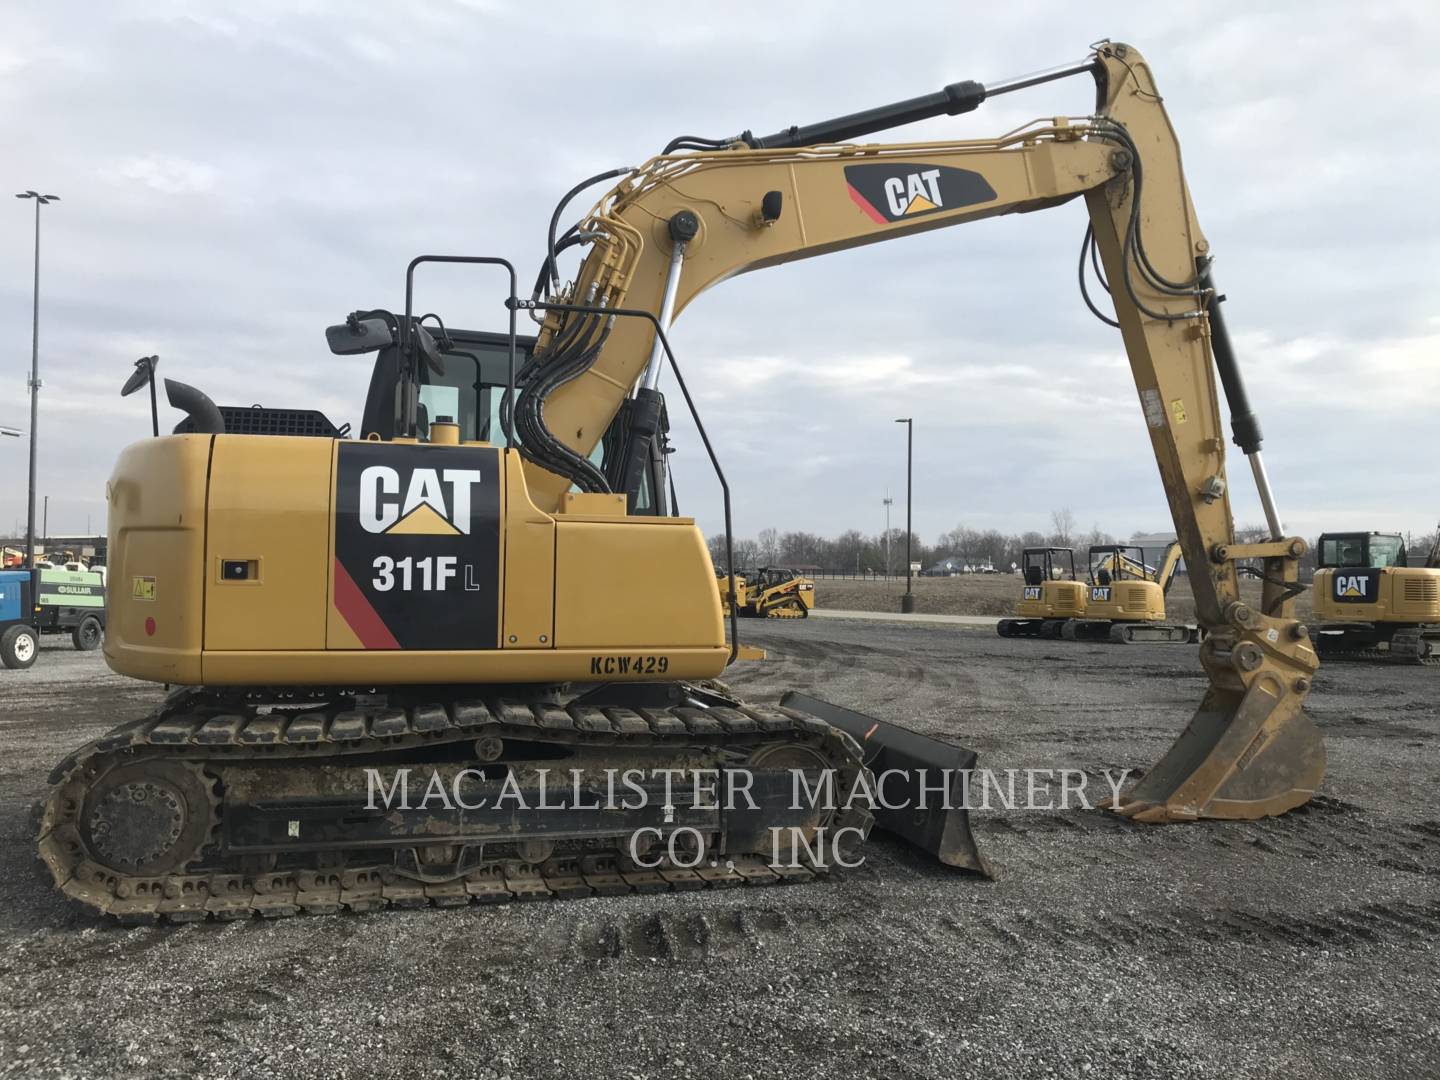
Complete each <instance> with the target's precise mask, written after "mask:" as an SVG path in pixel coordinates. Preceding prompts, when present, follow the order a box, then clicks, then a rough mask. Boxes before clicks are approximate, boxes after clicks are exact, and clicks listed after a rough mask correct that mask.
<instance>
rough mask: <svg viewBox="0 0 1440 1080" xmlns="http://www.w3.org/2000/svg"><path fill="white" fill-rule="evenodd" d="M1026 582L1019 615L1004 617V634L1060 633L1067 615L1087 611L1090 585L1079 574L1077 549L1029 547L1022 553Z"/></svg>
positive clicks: (998, 628)
mask: <svg viewBox="0 0 1440 1080" xmlns="http://www.w3.org/2000/svg"><path fill="white" fill-rule="evenodd" d="M1021 568H1022V573H1023V575H1024V578H1025V585H1024V587H1023V591H1022V592H1021V594H1020V603H1019V604H1018V605H1017V606H1016V615H1017V616H1018V618H1014V619H1001V620H1000V622H999V623H998V624H997V625H996V631H997V632H998V633H999V635H1000V636H1001V637H1050V638H1053V637H1059V636H1060V630H1061V628H1062V627H1063V626H1064V624H1065V621H1066V620H1067V619H1073V618H1076V617H1078V616H1081V615H1084V614H1085V602H1086V587H1085V584H1084V583H1083V582H1081V581H1080V580H1079V579H1078V578H1077V577H1076V574H1075V552H1074V550H1072V549H1071V548H1066V547H1034V548H1026V549H1025V551H1024V553H1023V554H1022V555H1021Z"/></svg>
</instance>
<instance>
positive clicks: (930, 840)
mask: <svg viewBox="0 0 1440 1080" xmlns="http://www.w3.org/2000/svg"><path fill="white" fill-rule="evenodd" d="M780 704H781V705H784V706H787V707H789V708H791V709H798V710H799V711H800V712H803V713H809V714H810V715H811V716H818V717H819V718H820V719H821V720H824V721H825V722H826V723H827V724H829V725H831V726H832V727H837V728H839V729H840V730H841V731H844V732H845V733H846V734H848V735H850V736H851V737H852V738H854V739H855V741H856V742H858V743H859V744H860V746H861V749H862V750H863V752H864V756H865V764H866V765H867V766H868V767H869V769H870V771H871V772H872V773H873V774H874V775H875V776H876V778H877V780H879V778H881V777H884V781H883V785H884V786H883V792H881V793H880V794H883V799H884V802H886V803H888V804H889V805H890V806H892V807H896V809H887V808H886V807H885V806H881V805H877V806H876V807H875V808H874V814H875V824H876V826H877V827H879V828H881V829H884V830H885V831H886V832H890V833H894V834H895V835H896V836H898V837H900V838H901V839H903V840H908V841H909V842H910V843H912V844H914V845H915V846H916V847H918V848H920V849H921V850H923V851H928V852H929V853H930V854H931V855H933V856H935V858H937V859H938V860H940V862H942V863H944V864H945V865H946V866H954V867H958V868H960V869H963V870H971V871H974V872H975V873H977V874H981V875H983V876H984V877H987V878H988V877H994V876H995V875H994V874H993V873H992V872H991V870H990V866H989V864H988V863H987V862H986V861H985V856H983V855H981V854H980V849H979V848H978V847H977V846H976V844H975V836H974V834H973V833H972V832H971V831H970V812H969V810H967V809H966V806H965V792H966V790H967V784H968V777H969V774H970V772H971V770H973V769H974V768H975V751H973V750H964V749H961V748H960V747H958V746H951V745H949V744H948V743H942V742H940V741H938V740H936V739H932V738H930V737H929V736H927V735H921V734H919V733H918V732H914V731H910V730H908V729H906V728H902V727H899V726H898V725H895V724H888V723H886V722H885V721H884V720H876V719H875V718H874V717H873V716H866V715H865V714H864V713H858V712H854V711H853V710H850V709H843V708H841V707H840V706H839V705H831V704H830V703H829V702H828V701H820V700H819V699H817V698H812V697H810V696H809V695H808V694H801V693H797V692H796V691H794V690H791V691H789V692H787V693H786V694H785V696H784V697H782V698H781V699H780ZM942 785H943V790H942Z"/></svg>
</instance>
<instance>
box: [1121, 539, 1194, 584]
mask: <svg viewBox="0 0 1440 1080" xmlns="http://www.w3.org/2000/svg"><path fill="white" fill-rule="evenodd" d="M1174 542H1175V533H1174V532H1173V531H1171V532H1154V533H1136V534H1135V535H1134V536H1132V537H1131V538H1130V539H1129V540H1124V541H1121V543H1127V544H1133V545H1135V546H1137V547H1139V548H1140V549H1141V551H1142V552H1143V553H1144V555H1145V563H1146V565H1147V566H1156V567H1158V566H1159V565H1160V564H1161V562H1163V561H1164V559H1165V549H1166V548H1168V547H1169V546H1170V545H1171V544H1173V543H1174ZM1175 573H1177V574H1185V573H1188V571H1187V570H1186V569H1185V559H1184V557H1183V556H1182V557H1181V559H1180V563H1179V565H1178V566H1176V567H1175Z"/></svg>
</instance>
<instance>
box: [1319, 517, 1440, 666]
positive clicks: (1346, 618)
mask: <svg viewBox="0 0 1440 1080" xmlns="http://www.w3.org/2000/svg"><path fill="white" fill-rule="evenodd" d="M1319 554H1320V567H1319V569H1318V570H1316V571H1315V577H1314V580H1313V593H1314V598H1315V600H1314V605H1315V621H1316V623H1317V624H1318V625H1317V626H1316V628H1315V630H1314V638H1315V644H1316V646H1317V648H1318V651H1319V653H1320V656H1321V657H1322V658H1323V659H1327V660H1388V661H1392V662H1398V663H1419V664H1428V663H1436V662H1440V656H1436V655H1435V652H1436V644H1437V642H1440V568H1437V567H1425V566H1410V565H1409V558H1408V555H1407V552H1406V547H1405V540H1404V538H1403V537H1401V536H1400V535H1399V534H1398V533H1378V532H1369V533H1362V532H1346V533H1324V534H1323V535H1322V536H1321V537H1320V553H1319Z"/></svg>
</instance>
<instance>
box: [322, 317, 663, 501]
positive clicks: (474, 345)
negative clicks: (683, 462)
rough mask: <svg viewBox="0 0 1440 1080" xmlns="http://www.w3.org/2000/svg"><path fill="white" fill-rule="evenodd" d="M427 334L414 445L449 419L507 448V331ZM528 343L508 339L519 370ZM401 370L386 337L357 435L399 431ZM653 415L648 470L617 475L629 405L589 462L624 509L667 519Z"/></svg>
mask: <svg viewBox="0 0 1440 1080" xmlns="http://www.w3.org/2000/svg"><path fill="white" fill-rule="evenodd" d="M334 329H338V328H332V330H334ZM427 337H430V338H431V340H433V341H434V342H435V344H436V346H437V352H438V354H439V356H440V358H441V363H440V364H439V365H438V370H437V366H436V365H434V364H431V363H425V364H421V365H419V368H420V371H419V383H420V387H419V402H418V405H417V407H416V437H417V438H418V439H419V440H420V441H421V442H430V441H432V439H431V432H430V425H431V424H432V423H434V422H436V421H437V420H439V419H440V418H442V417H449V418H450V419H451V421H452V422H453V423H455V424H456V425H457V427H458V429H459V432H458V435H459V442H460V443H461V444H465V443H471V442H478V443H485V444H488V445H491V446H500V447H503V446H507V445H508V442H507V438H506V427H505V423H504V419H503V407H504V400H505V389H506V385H507V378H508V375H509V364H510V353H509V350H510V336H509V335H508V334H496V333H489V332H486V331H483V330H446V331H442V332H441V333H440V334H439V335H429V334H428V332H427ZM422 340H424V339H422ZM535 341H536V339H535V338H534V337H532V336H527V335H517V336H516V338H515V349H516V356H515V365H516V368H517V370H522V371H523V370H524V368H525V366H526V365H527V364H529V363H530V362H531V360H532V357H533V356H534V352H535ZM333 348H334V341H333V336H332V349H333ZM403 371H404V358H403V356H402V352H401V347H400V345H399V344H398V343H395V342H394V340H393V337H392V338H391V343H390V344H388V345H385V346H384V347H383V348H381V349H380V351H379V352H378V353H377V355H376V357H375V366H374V369H373V370H372V372H371V375H370V389H369V392H368V393H367V394H366V395H365V410H364V414H363V418H362V420H361V423H360V430H361V434H362V437H364V438H367V439H381V440H386V441H388V440H390V439H393V438H394V437H395V436H396V435H397V434H399V433H400V432H399V427H400V423H401V422H400V420H399V419H398V416H399V410H398V409H397V407H396V400H397V395H398V393H399V391H400V388H401V387H402V386H403V385H404V374H403ZM661 419H662V425H661V430H660V432H659V433H658V438H657V445H656V446H655V447H654V448H653V452H652V453H649V454H648V455H646V460H647V464H648V467H644V468H640V469H638V470H636V472H635V475H634V476H633V477H632V478H631V480H630V482H629V484H628V485H627V484H626V483H625V481H624V479H623V477H622V475H621V473H622V469H621V465H620V463H621V459H622V457H623V452H624V447H625V442H626V437H627V434H628V431H629V420H630V410H628V409H625V408H622V409H621V410H620V412H619V413H618V414H617V415H616V416H615V419H614V420H612V421H611V422H610V426H609V428H608V429H607V430H606V433H605V436H604V438H603V439H602V440H601V441H600V443H599V444H598V445H597V446H596V448H595V450H594V451H593V452H592V453H591V455H590V460H591V461H592V462H594V464H596V465H597V466H599V467H600V468H601V469H602V470H603V471H604V472H605V474H606V476H607V477H608V478H611V480H612V483H611V487H612V490H615V491H617V492H618V491H624V492H625V494H626V501H627V504H628V505H627V512H628V513H630V514H639V515H650V516H662V517H669V516H673V515H674V514H676V513H678V511H677V510H676V506H675V503H676V500H675V497H674V488H673V485H672V483H671V481H670V476H669V469H668V463H667V459H668V457H669V454H670V453H671V452H672V448H671V447H670V446H669V442H668V433H669V422H668V418H667V417H666V416H665V413H664V409H663V404H662V409H661Z"/></svg>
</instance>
